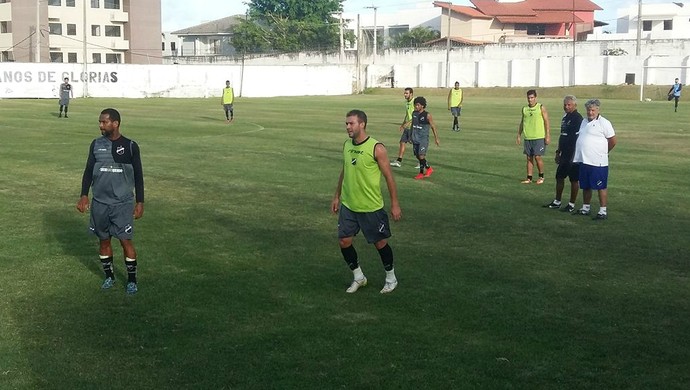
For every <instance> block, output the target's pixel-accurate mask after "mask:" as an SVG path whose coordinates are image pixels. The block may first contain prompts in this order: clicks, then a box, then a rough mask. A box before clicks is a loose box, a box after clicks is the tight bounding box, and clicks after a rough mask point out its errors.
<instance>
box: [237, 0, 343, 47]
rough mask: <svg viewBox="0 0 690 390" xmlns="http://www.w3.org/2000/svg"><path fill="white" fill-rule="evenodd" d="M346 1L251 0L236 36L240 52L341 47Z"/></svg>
mask: <svg viewBox="0 0 690 390" xmlns="http://www.w3.org/2000/svg"><path fill="white" fill-rule="evenodd" d="M342 2H343V0H251V1H249V2H248V6H249V14H248V18H247V19H246V20H244V21H243V22H242V23H241V24H240V25H239V26H237V28H235V31H234V35H233V45H234V46H235V48H237V50H239V51H245V52H262V51H281V52H295V51H300V50H333V49H337V48H338V45H339V43H340V40H339V36H338V35H339V25H338V24H339V23H340V21H339V19H337V18H336V17H334V15H335V14H337V13H339V12H342V9H343V5H342Z"/></svg>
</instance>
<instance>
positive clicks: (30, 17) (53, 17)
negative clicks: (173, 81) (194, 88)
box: [0, 0, 162, 64]
mask: <svg viewBox="0 0 690 390" xmlns="http://www.w3.org/2000/svg"><path fill="white" fill-rule="evenodd" d="M37 25H38V26H39V28H38V33H37V29H36V26H37ZM160 34H161V0H146V1H142V0H0V62H7V61H15V62H57V63H84V62H86V63H89V64H91V63H94V64H97V63H127V64H160V63H162V59H161V49H160V48H161V35H160Z"/></svg>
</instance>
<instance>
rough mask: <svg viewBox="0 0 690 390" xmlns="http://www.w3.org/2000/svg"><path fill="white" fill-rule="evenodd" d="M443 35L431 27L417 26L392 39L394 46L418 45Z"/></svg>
mask: <svg viewBox="0 0 690 390" xmlns="http://www.w3.org/2000/svg"><path fill="white" fill-rule="evenodd" d="M440 36H441V33H440V32H438V31H436V30H432V29H431V28H429V27H415V28H413V29H411V30H410V31H408V32H405V33H402V34H400V35H398V36H396V37H394V38H393V39H392V43H391V46H393V47H417V46H421V45H422V44H423V43H425V42H429V41H432V40H434V39H437V38H439V37H440Z"/></svg>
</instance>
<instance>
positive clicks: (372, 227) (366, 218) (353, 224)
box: [338, 205, 391, 244]
mask: <svg viewBox="0 0 690 390" xmlns="http://www.w3.org/2000/svg"><path fill="white" fill-rule="evenodd" d="M360 230H361V231H362V233H363V234H364V238H366V239H367V242H368V243H370V244H373V243H375V242H379V241H381V240H385V239H386V238H389V237H390V236H391V229H390V223H389V222H388V213H386V210H384V209H381V210H378V211H372V212H370V213H358V212H355V211H352V210H350V209H348V208H347V207H345V205H340V213H339V214H338V238H345V237H354V236H356V235H357V233H359V231H360Z"/></svg>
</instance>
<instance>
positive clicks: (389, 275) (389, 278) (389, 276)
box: [386, 269, 398, 283]
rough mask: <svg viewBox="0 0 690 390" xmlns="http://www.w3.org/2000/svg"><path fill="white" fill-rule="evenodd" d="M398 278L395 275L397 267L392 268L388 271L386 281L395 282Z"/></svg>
mask: <svg viewBox="0 0 690 390" xmlns="http://www.w3.org/2000/svg"><path fill="white" fill-rule="evenodd" d="M397 281H398V279H397V278H396V277H395V269H392V270H390V271H386V282H388V283H393V282H397Z"/></svg>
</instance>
